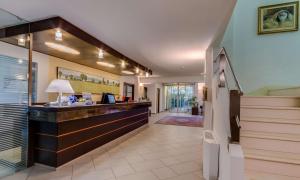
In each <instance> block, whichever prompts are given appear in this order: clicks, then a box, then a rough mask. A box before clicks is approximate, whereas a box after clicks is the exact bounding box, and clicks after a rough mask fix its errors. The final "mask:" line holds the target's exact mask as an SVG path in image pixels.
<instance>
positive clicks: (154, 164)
mask: <svg viewBox="0 0 300 180" xmlns="http://www.w3.org/2000/svg"><path fill="white" fill-rule="evenodd" d="M131 166H132V167H133V168H134V170H136V171H147V170H151V169H156V168H161V167H165V165H164V164H163V163H162V162H161V161H159V160H151V161H145V162H139V163H131Z"/></svg>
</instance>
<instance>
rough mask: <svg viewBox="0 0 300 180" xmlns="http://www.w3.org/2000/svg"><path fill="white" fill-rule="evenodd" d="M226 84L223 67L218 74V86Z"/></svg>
mask: <svg viewBox="0 0 300 180" xmlns="http://www.w3.org/2000/svg"><path fill="white" fill-rule="evenodd" d="M225 85H226V77H225V71H224V69H223V70H222V71H221V72H220V74H219V87H220V88H223V87H225Z"/></svg>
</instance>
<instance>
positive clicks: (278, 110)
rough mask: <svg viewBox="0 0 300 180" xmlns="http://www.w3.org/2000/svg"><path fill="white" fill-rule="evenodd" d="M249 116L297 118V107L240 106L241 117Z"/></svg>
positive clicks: (298, 112)
mask: <svg viewBox="0 0 300 180" xmlns="http://www.w3.org/2000/svg"><path fill="white" fill-rule="evenodd" d="M244 117H250V118H256V117H258V118H268V119H271V118H277V119H294V120H296V119H299V117H300V108H299V107H271V106H241V119H243V118H244Z"/></svg>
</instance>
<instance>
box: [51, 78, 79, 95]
mask: <svg viewBox="0 0 300 180" xmlns="http://www.w3.org/2000/svg"><path fill="white" fill-rule="evenodd" d="M46 92H48V93H70V94H73V93H74V90H73V88H72V86H71V84H70V82H69V81H68V80H62V79H54V80H53V81H51V83H50V84H49V86H48V88H47V89H46Z"/></svg>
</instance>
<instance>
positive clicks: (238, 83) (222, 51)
mask: <svg viewBox="0 0 300 180" xmlns="http://www.w3.org/2000/svg"><path fill="white" fill-rule="evenodd" d="M221 55H224V56H225V59H226V62H227V63H228V65H229V69H230V71H231V73H232V75H233V78H234V81H235V84H236V86H237V88H238V90H239V92H240V93H241V94H243V89H242V87H241V85H240V82H239V81H238V79H237V77H236V75H235V73H234V71H233V68H232V64H231V62H230V60H229V57H228V54H227V52H226V49H225V48H224V47H223V48H222V49H221V50H220V52H219V53H218V55H217V58H218V57H219V56H221ZM217 58H216V59H215V61H217Z"/></svg>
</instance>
